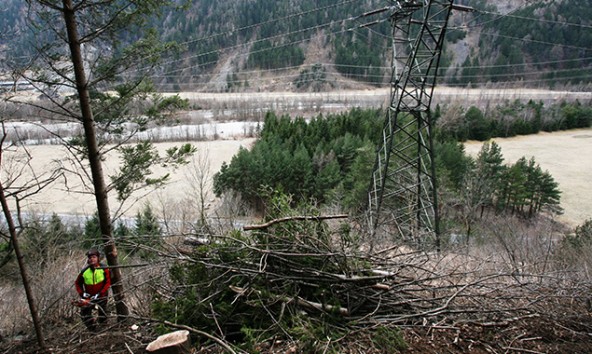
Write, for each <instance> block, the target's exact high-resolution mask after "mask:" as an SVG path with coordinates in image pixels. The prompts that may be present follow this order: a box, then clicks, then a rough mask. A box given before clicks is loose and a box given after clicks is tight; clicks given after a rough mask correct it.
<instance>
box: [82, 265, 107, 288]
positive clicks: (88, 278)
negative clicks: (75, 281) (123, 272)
mask: <svg viewBox="0 0 592 354" xmlns="http://www.w3.org/2000/svg"><path fill="white" fill-rule="evenodd" d="M82 278H83V279H84V284H86V285H96V284H99V283H102V282H103V281H104V280H105V270H104V269H103V268H95V270H94V271H93V270H92V269H91V268H90V267H88V268H87V269H86V270H85V271H84V272H83V273H82Z"/></svg>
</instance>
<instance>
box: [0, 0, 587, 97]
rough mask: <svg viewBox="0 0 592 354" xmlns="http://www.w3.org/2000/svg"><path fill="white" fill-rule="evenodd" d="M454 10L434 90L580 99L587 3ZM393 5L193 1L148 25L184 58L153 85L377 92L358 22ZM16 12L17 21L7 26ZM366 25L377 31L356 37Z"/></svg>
mask: <svg viewBox="0 0 592 354" xmlns="http://www.w3.org/2000/svg"><path fill="white" fill-rule="evenodd" d="M4 2H5V3H6V7H5V10H4V11H3V12H0V16H1V17H2V19H9V18H18V19H20V20H18V21H17V20H14V19H13V20H6V21H2V24H1V25H0V26H2V27H3V28H2V32H1V33H8V32H10V31H12V32H11V33H15V32H19V31H20V32H24V31H25V27H24V19H25V18H26V17H24V16H22V14H23V11H24V10H23V6H24V5H22V2H19V1H16V0H5V1H4ZM456 3H457V4H459V5H464V6H469V7H472V8H473V9H474V10H475V11H474V12H458V11H455V12H454V13H453V16H452V18H451V20H450V25H449V31H448V32H447V37H446V38H447V41H446V43H445V50H444V53H443V57H442V61H441V66H440V67H441V71H440V80H439V81H440V82H441V83H444V84H447V85H458V86H467V85H472V86H474V85H498V86H500V85H502V86H504V87H505V86H508V85H512V86H528V87H544V88H560V87H561V88H563V87H576V88H577V89H580V90H581V89H585V88H587V86H588V84H589V83H590V81H591V80H592V75H590V74H591V72H592V71H591V69H592V10H591V9H592V0H583V1H582V0H577V1H576V0H555V1H551V0H539V1H527V0H519V1H515V0H514V1H511V0H498V1H495V2H491V1H485V0H458V1H456ZM19 4H20V5H19ZM392 4H393V2H392V1H386V0H344V1H339V2H335V1H330V0H286V1H268V0H233V1H229V0H218V1H214V0H200V1H192V2H190V3H189V5H188V6H187V8H186V9H185V10H183V11H171V12H169V13H167V15H166V16H165V17H164V18H163V19H157V20H156V19H155V21H154V26H155V27H157V28H158V29H159V32H160V34H161V36H162V38H163V39H164V40H174V41H177V42H178V43H181V44H182V46H183V49H182V50H181V52H180V53H177V54H175V55H173V54H172V53H171V57H170V58H168V59H167V60H166V61H165V63H164V64H163V66H162V67H161V68H160V70H159V71H158V73H157V74H156V75H155V76H154V77H153V79H154V81H155V82H156V83H157V84H158V87H159V88H160V89H161V90H164V91H179V90H184V91H214V92H227V91H278V90H290V91H324V90H335V89H344V88H367V87H384V86H386V85H388V81H389V78H390V65H391V63H390V57H391V40H390V34H391V33H390V31H391V28H390V24H389V22H388V16H387V12H384V13H382V14H375V15H373V16H363V15H364V14H366V13H368V12H369V11H372V10H375V9H379V8H383V7H385V6H388V5H392ZM19 11H20V13H21V16H13V15H14V14H15V13H17V14H18V13H19ZM11 16H12V17H11ZM372 21H378V23H376V24H374V25H371V26H368V27H360V25H363V24H365V23H368V22H372ZM122 37H123V38H126V37H127V36H126V34H122ZM13 38H14V37H13ZM23 38H26V37H25V36H21V37H19V39H18V40H17V41H9V39H10V38H9V37H5V38H4V39H2V38H0V45H2V47H3V48H4V49H5V50H4V51H2V52H1V53H0V55H4V56H5V57H6V58H7V59H10V58H15V57H21V58H22V57H26V56H27V55H29V56H32V55H33V53H27V48H28V46H27V41H26V40H25V39H23ZM21 61H22V60H21ZM7 62H11V60H7ZM3 69H4V70H7V67H6V66H5V67H4V68H3Z"/></svg>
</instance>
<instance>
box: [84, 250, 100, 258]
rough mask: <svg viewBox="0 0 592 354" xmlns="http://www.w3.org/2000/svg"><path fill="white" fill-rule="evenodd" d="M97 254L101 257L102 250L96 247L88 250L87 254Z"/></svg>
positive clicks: (88, 255)
mask: <svg viewBox="0 0 592 354" xmlns="http://www.w3.org/2000/svg"><path fill="white" fill-rule="evenodd" d="M93 255H94V256H97V257H98V258H101V252H99V250H98V249H96V248H91V249H89V250H88V252H86V256H87V257H90V256H93Z"/></svg>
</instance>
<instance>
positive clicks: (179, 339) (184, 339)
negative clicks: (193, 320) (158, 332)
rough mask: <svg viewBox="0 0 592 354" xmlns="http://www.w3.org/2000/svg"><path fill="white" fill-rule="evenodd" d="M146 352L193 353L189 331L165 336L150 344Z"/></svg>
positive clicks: (166, 353)
mask: <svg viewBox="0 0 592 354" xmlns="http://www.w3.org/2000/svg"><path fill="white" fill-rule="evenodd" d="M146 352H148V353H156V354H189V353H191V338H189V331H187V330H182V331H175V332H171V333H167V334H163V335H162V336H159V337H158V338H156V339H155V340H154V341H152V342H150V344H148V346H147V347H146Z"/></svg>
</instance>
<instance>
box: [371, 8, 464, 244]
mask: <svg viewBox="0 0 592 354" xmlns="http://www.w3.org/2000/svg"><path fill="white" fill-rule="evenodd" d="M390 2H391V3H392V4H391V5H390V6H388V7H387V8H385V9H383V10H387V11H390V21H391V23H392V42H393V43H392V45H393V58H392V59H393V73H392V78H391V100H390V106H389V108H388V112H387V116H386V119H385V124H384V128H383V135H382V141H381V146H380V148H379V150H378V153H377V158H376V162H375V166H374V172H373V175H372V185H371V186H370V189H369V193H368V202H369V208H368V218H369V219H368V222H369V227H370V237H371V239H370V242H371V246H372V247H374V245H375V244H377V243H379V242H382V241H392V240H393V239H402V240H404V241H405V242H412V243H414V244H416V245H419V246H421V247H426V246H427V247H433V246H435V247H436V248H437V249H438V250H439V248H440V238H439V216H438V207H437V205H438V203H437V200H438V199H437V193H436V174H435V166H434V149H433V129H432V128H433V127H432V124H433V122H432V117H431V114H430V104H431V101H432V94H433V91H434V86H435V83H436V76H437V72H436V71H437V69H438V65H439V61H440V54H441V52H442V44H443V41H444V34H445V32H446V27H447V24H448V19H449V17H450V13H451V10H452V8H453V7H454V6H453V4H452V3H453V1H452V0H447V1H442V0H441V1H435V0H434V1H428V0H400V1H394V0H391V1H390ZM383 10H378V11H383ZM374 13H376V12H374Z"/></svg>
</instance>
